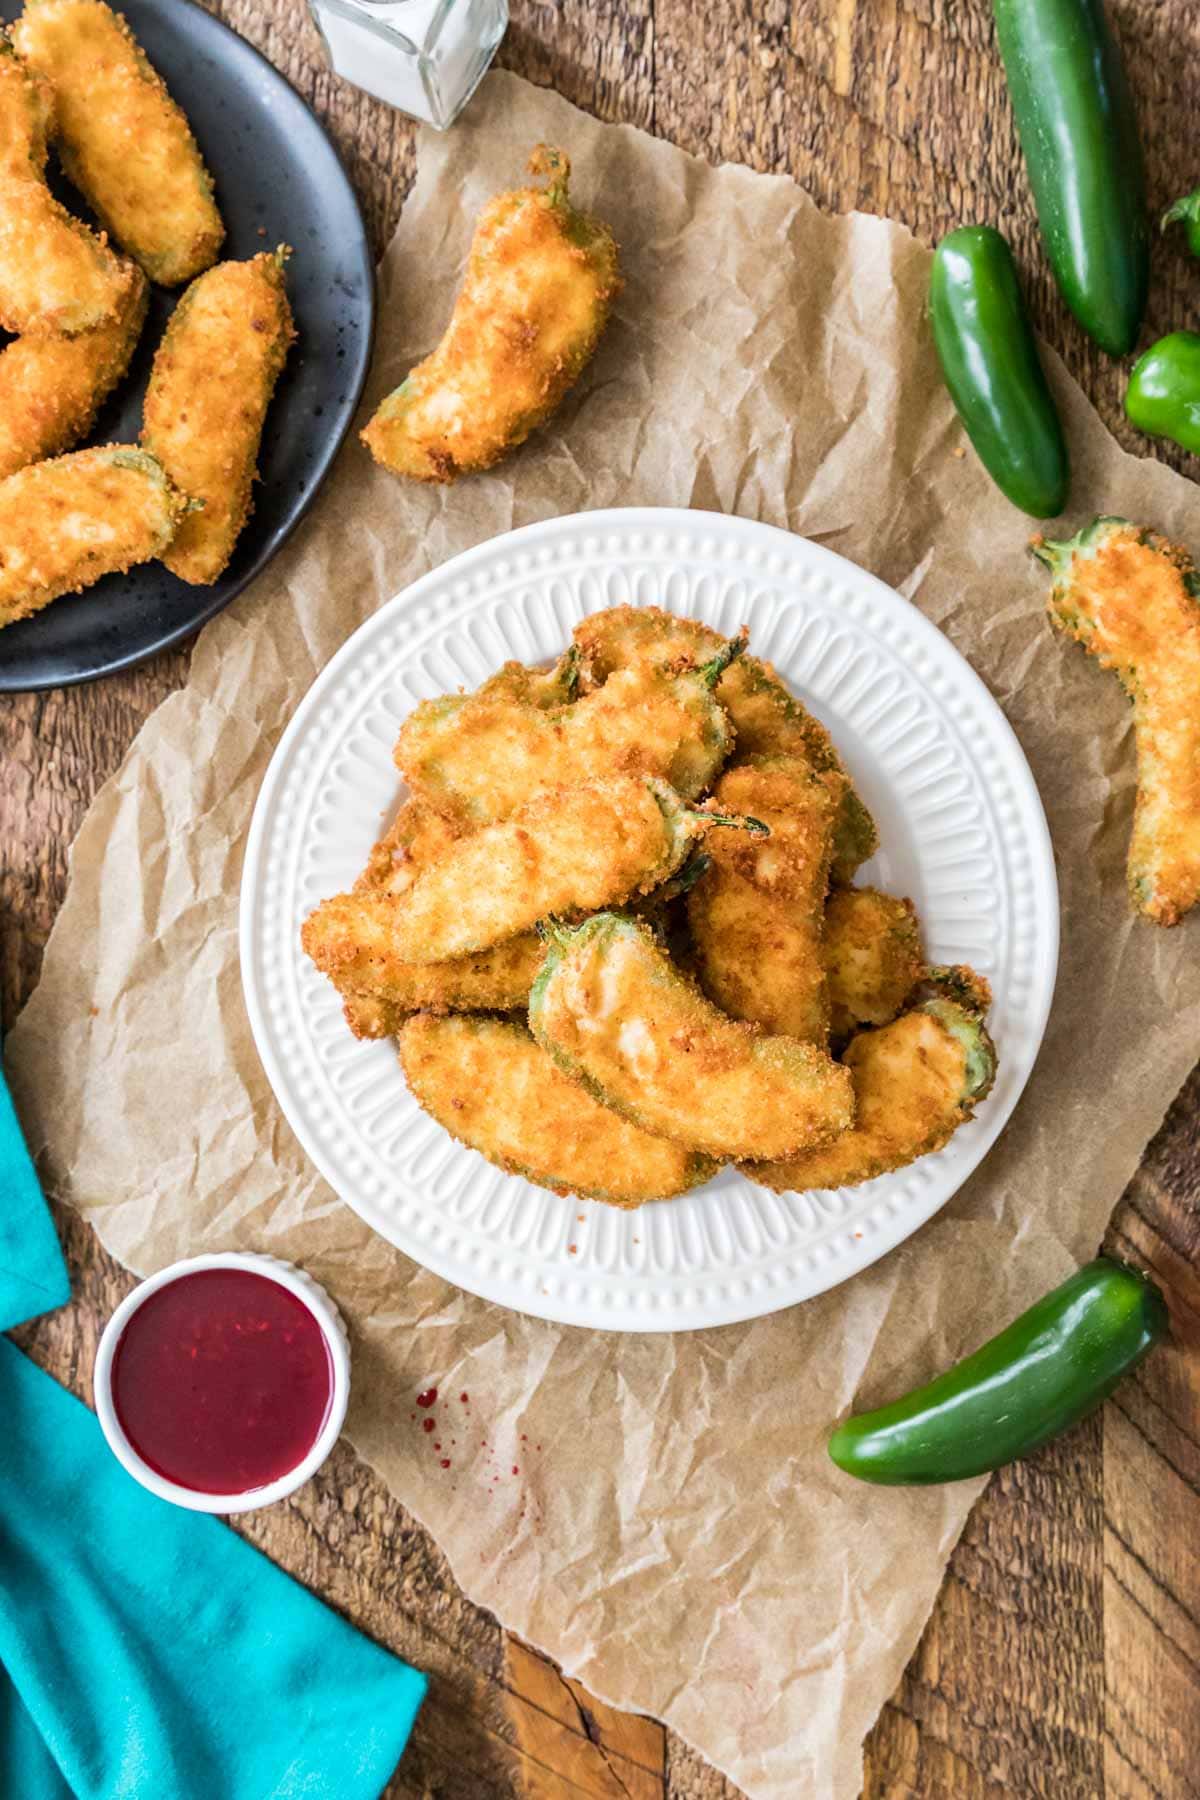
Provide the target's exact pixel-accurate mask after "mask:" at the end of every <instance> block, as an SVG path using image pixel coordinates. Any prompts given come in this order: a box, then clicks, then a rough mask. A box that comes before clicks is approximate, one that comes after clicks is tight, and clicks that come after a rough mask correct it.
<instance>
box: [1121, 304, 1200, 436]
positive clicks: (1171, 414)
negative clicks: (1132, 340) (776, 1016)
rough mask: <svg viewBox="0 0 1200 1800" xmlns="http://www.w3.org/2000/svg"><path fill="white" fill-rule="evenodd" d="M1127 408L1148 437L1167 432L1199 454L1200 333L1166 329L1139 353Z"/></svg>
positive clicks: (1131, 420)
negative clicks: (1164, 335) (1157, 338)
mask: <svg viewBox="0 0 1200 1800" xmlns="http://www.w3.org/2000/svg"><path fill="white" fill-rule="evenodd" d="M1125 414H1126V417H1127V418H1128V420H1129V422H1130V424H1131V425H1136V426H1137V428H1138V430H1139V431H1144V432H1145V433H1146V434H1147V436H1148V437H1165V438H1170V439H1171V442H1172V443H1174V444H1178V445H1180V447H1181V448H1182V449H1184V450H1190V451H1191V453H1192V455H1193V456H1200V333H1197V332H1195V331H1172V332H1169V333H1168V335H1167V336H1166V337H1163V338H1159V340H1158V342H1157V344H1151V346H1150V348H1149V349H1148V350H1147V351H1146V352H1145V353H1144V354H1143V355H1142V356H1140V357H1139V358H1138V360H1137V362H1136V363H1135V364H1134V366H1133V373H1132V374H1131V375H1130V377H1129V386H1128V387H1127V388H1126V390H1125Z"/></svg>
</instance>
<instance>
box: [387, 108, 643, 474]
mask: <svg viewBox="0 0 1200 1800" xmlns="http://www.w3.org/2000/svg"><path fill="white" fill-rule="evenodd" d="M529 168H530V173H531V174H533V175H545V176H548V177H549V185H548V186H547V187H545V188H536V187H528V188H518V189H515V190H514V191H513V192H511V193H507V194H500V195H498V196H497V197H496V198H495V199H494V200H492V201H490V202H489V204H488V205H487V206H486V207H485V208H484V210H483V213H482V214H481V216H480V220H479V224H478V226H477V228H476V231H475V238H474V242H473V243H472V245H471V254H470V258H469V260H468V263H467V272H466V277H465V279H464V281H463V285H462V290H461V292H460V293H459V296H458V299H457V301H456V303H455V307H454V313H453V316H452V318H451V320H450V324H449V327H448V328H447V331H446V334H445V336H444V337H443V339H442V341H441V343H440V344H439V345H438V347H437V349H436V350H435V351H434V352H433V354H432V355H431V356H428V357H427V358H426V359H425V361H424V362H423V363H420V364H419V365H418V366H417V367H416V368H415V369H413V370H412V372H411V374H410V375H409V376H408V378H407V380H405V381H403V382H402V383H401V384H400V386H399V387H398V388H396V389H395V391H394V392H393V393H391V394H389V395H388V397H387V399H386V400H385V401H384V402H383V404H382V405H381V406H380V408H379V410H378V411H377V412H376V414H375V416H374V418H373V419H372V420H371V422H370V424H369V425H368V426H367V428H366V430H365V431H364V432H363V434H362V438H363V442H364V443H365V444H366V446H367V448H368V449H369V450H370V452H371V455H372V456H373V457H374V458H375V460H376V462H378V463H382V464H383V466H384V468H386V469H391V470H392V472H393V473H394V474H397V475H411V476H413V477H415V478H416V479H417V480H418V481H453V480H454V479H455V477H456V476H458V475H462V474H466V473H468V472H470V471H472V470H476V469H488V468H490V467H491V466H492V464H493V463H495V462H498V461H499V459H500V458H501V457H502V456H504V455H505V454H506V453H507V452H508V451H509V450H512V449H514V448H515V447H516V446H517V445H518V444H522V443H524V441H525V439H526V438H527V437H528V436H529V434H530V432H531V431H534V430H536V429H537V427H538V426H539V425H543V424H545V422H546V420H547V419H548V418H549V417H550V415H551V414H552V413H553V412H554V410H555V408H556V407H557V406H558V404H559V402H560V401H561V399H562V397H563V395H564V394H565V393H566V391H567V389H568V388H569V387H570V386H571V385H572V383H573V382H574V381H576V380H577V379H578V377H579V375H580V374H581V373H582V371H583V369H584V367H585V365H586V364H587V363H588V361H589V360H590V359H591V356H592V354H593V352H594V351H595V348H596V345H597V344H598V342H599V341H600V335H601V333H602V332H603V330H604V327H605V325H606V324H607V322H608V315H609V310H610V308H611V306H612V303H613V300H614V298H615V296H616V294H617V293H618V291H619V289H620V285H621V283H620V277H619V275H618V273H617V246H616V244H615V243H614V241H613V237H612V233H611V232H610V231H609V229H608V227H607V226H605V225H601V224H600V223H599V222H598V221H597V220H595V219H590V218H588V217H587V216H586V215H585V214H584V213H581V212H579V211H577V210H576V208H575V207H574V206H572V205H571V202H570V201H569V199H568V198H567V184H568V179H569V176H570V164H569V163H568V161H567V158H566V157H565V156H564V155H563V153H562V151H561V150H551V149H549V148H548V147H547V146H546V145H545V144H542V145H539V147H538V148H537V150H535V151H534V153H533V156H532V158H531V159H530V164H529Z"/></svg>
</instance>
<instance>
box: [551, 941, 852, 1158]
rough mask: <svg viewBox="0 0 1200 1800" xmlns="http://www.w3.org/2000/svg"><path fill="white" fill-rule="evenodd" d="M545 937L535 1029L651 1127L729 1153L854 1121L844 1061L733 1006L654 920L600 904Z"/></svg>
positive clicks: (620, 1107)
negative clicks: (668, 945) (657, 931)
mask: <svg viewBox="0 0 1200 1800" xmlns="http://www.w3.org/2000/svg"><path fill="white" fill-rule="evenodd" d="M550 937H551V942H550V946H549V949H548V951H547V956H546V961H545V963H544V964H543V966H542V971H541V973H540V974H539V976H538V978H537V980H536V981H535V982H534V984H533V991H532V993H531V994H530V997H529V1024H530V1029H531V1030H532V1032H533V1034H534V1036H535V1037H536V1038H537V1040H538V1042H539V1043H540V1044H541V1045H542V1047H543V1049H545V1050H546V1051H548V1052H549V1054H550V1055H551V1056H552V1057H553V1058H554V1060H555V1061H556V1062H557V1063H558V1065H559V1067H560V1068H561V1069H563V1071H564V1072H565V1073H566V1074H568V1075H571V1076H573V1077H574V1078H575V1079H577V1080H581V1081H583V1082H584V1084H585V1085H586V1086H587V1088H588V1090H589V1092H591V1093H592V1094H593V1095H594V1096H595V1097H596V1098H597V1099H598V1100H600V1101H602V1102H603V1103H604V1104H605V1105H606V1106H611V1107H612V1108H613V1109H614V1110H615V1111H617V1112H620V1113H622V1114H623V1115H624V1116H625V1117H626V1118H627V1119H630V1120H632V1122H633V1123H634V1124H635V1125H640V1126H641V1128H642V1129H643V1130H644V1131H652V1132H654V1133H656V1134H657V1135H659V1136H661V1137H668V1138H671V1139H672V1140H673V1141H674V1142H675V1143H679V1144H683V1145H685V1146H686V1147H687V1148H688V1149H692V1150H698V1151H700V1152H702V1153H703V1154H705V1155H708V1156H714V1157H718V1158H722V1159H729V1158H733V1157H746V1156H755V1155H757V1156H770V1157H782V1156H787V1155H789V1154H791V1153H792V1152H794V1151H796V1150H798V1149H800V1148H801V1147H804V1146H807V1145H810V1144H815V1143H823V1142H825V1141H826V1140H827V1139H828V1138H830V1137H831V1136H833V1135H834V1134H835V1133H837V1132H840V1131H845V1130H846V1129H847V1128H848V1127H849V1125H850V1124H851V1122H852V1120H853V1118H854V1097H853V1091H852V1086H851V1079H850V1075H849V1073H848V1071H847V1070H846V1069H844V1068H842V1067H841V1066H840V1064H838V1063H835V1062H833V1061H832V1060H831V1058H830V1057H828V1056H827V1055H825V1053H824V1052H823V1051H821V1050H819V1049H818V1048H817V1046H816V1045H815V1044H806V1043H801V1042H800V1041H799V1039H797V1038H790V1037H776V1036H771V1035H770V1034H768V1033H767V1032H764V1031H762V1030H761V1029H760V1028H759V1027H757V1026H754V1025H747V1024H745V1023H743V1022H741V1021H739V1020H734V1019H730V1018H728V1017H727V1016H726V1014H724V1013H723V1012H721V1011H720V1010H719V1009H718V1008H717V1007H715V1006H714V1005H713V1004H712V1002H711V1001H709V1000H706V999H705V997H704V995H703V994H702V993H701V992H700V989H699V988H698V987H697V986H696V985H695V984H694V983H693V982H691V981H689V980H688V978H687V977H686V976H685V975H683V974H682V973H681V972H680V971H679V970H678V969H677V968H676V967H675V966H674V965H673V964H672V963H671V960H670V958H669V957H668V955H667V953H666V951H665V950H664V949H663V948H662V946H661V945H660V944H659V942H658V941H657V939H656V937H655V935H654V933H653V932H652V931H651V930H650V928H649V927H648V926H647V925H645V924H643V923H641V922H640V921H638V920H635V919H631V918H628V917H622V916H620V915H619V914H615V913H598V914H596V915H595V916H594V917H593V918H590V919H588V920H587V921H586V923H584V924H583V925H580V926H578V927H577V928H575V929H574V930H571V929H566V928H551V931H550Z"/></svg>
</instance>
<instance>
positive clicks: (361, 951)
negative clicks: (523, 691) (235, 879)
mask: <svg viewBox="0 0 1200 1800" xmlns="http://www.w3.org/2000/svg"><path fill="white" fill-rule="evenodd" d="M517 666H519V665H516V664H514V665H513V667H514V668H516V667H517ZM458 836H459V834H458V832H457V831H456V830H455V828H454V826H453V825H450V824H448V823H447V821H446V820H445V819H443V818H441V817H439V815H438V814H437V813H435V812H432V811H431V810H430V809H429V808H428V807H427V806H425V805H424V804H423V803H422V802H421V801H419V800H407V801H405V803H404V805H403V806H402V807H401V808H400V810H399V812H398V813H397V814H396V817H395V819H394V820H393V822H392V824H391V825H390V826H389V827H388V829H387V831H385V832H384V834H383V836H382V837H381V838H380V840H379V842H378V843H377V844H376V845H375V846H374V848H373V849H372V851H371V854H370V856H369V857H368V858H367V865H366V868H365V869H364V870H363V872H362V874H361V875H360V876H359V878H358V880H357V881H356V882H355V884H354V888H353V891H352V892H351V893H348V894H335V895H334V896H333V898H332V899H330V900H324V901H322V903H321V905H320V906H318V907H317V908H316V910H315V911H314V912H312V913H310V914H309V916H308V918H307V919H306V920H305V922H304V924H303V926H302V928H301V933H300V941H301V944H302V947H303V949H304V950H305V952H306V954H307V955H308V956H310V957H311V958H312V960H313V962H314V963H315V964H316V965H317V967H318V969H320V970H321V972H322V974H324V975H327V976H328V977H329V979H330V981H332V983H333V985H334V987H336V988H337V990H338V992H339V993H340V994H341V996H342V998H343V1000H344V1001H345V1008H344V1010H345V1015H346V1023H347V1024H348V1025H349V1027H350V1029H351V1031H352V1032H353V1033H354V1035H355V1037H359V1038H379V1037H394V1036H395V1034H396V1032H397V1031H398V1030H399V1028H400V1025H401V1024H402V1023H403V1021H404V1019H405V1017H406V1016H407V1015H408V1014H409V1013H413V1012H434V1013H442V1012H492V1011H497V1012H508V1011H511V1010H515V1009H516V1008H518V1007H521V1008H523V1007H525V1006H526V1005H527V1003H528V1000H529V989H530V987H531V986H532V985H533V978H534V976H535V975H536V974H537V971H538V969H539V968H540V967H541V962H542V956H543V954H544V950H543V945H542V942H541V939H540V938H539V937H538V935H537V933H536V932H532V931H531V932H526V933H525V934H524V935H523V936H522V937H518V938H511V939H509V941H508V942H507V943H503V944H494V945H493V946H492V948H491V949H490V950H483V951H481V952H480V953H479V954H478V955H476V956H456V957H452V958H450V959H449V960H448V961H447V962H439V963H412V962H405V961H404V959H403V958H402V957H400V956H398V955H397V954H396V951H395V948H394V945H393V942H392V923H393V921H394V919H395V914H396V907H395V903H396V901H397V900H399V899H400V898H401V897H402V896H403V895H404V894H407V893H408V891H409V889H410V888H411V887H412V885H413V883H414V882H415V881H416V879H417V877H418V875H419V874H420V873H421V872H422V870H424V869H428V868H432V866H433V865H434V864H435V863H436V862H437V861H438V859H439V857H441V856H444V855H445V854H446V852H447V851H448V850H449V849H450V848H451V847H452V845H454V844H455V843H456V842H457V841H458Z"/></svg>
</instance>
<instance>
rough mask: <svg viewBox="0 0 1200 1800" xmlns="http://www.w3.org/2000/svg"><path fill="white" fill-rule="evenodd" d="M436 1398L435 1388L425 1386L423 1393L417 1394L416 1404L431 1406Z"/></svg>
mask: <svg viewBox="0 0 1200 1800" xmlns="http://www.w3.org/2000/svg"><path fill="white" fill-rule="evenodd" d="M436 1399H437V1389H436V1388H426V1389H425V1392H424V1393H423V1394H418V1395H417V1405H418V1406H432V1405H433V1403H434V1401H435V1400H436Z"/></svg>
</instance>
